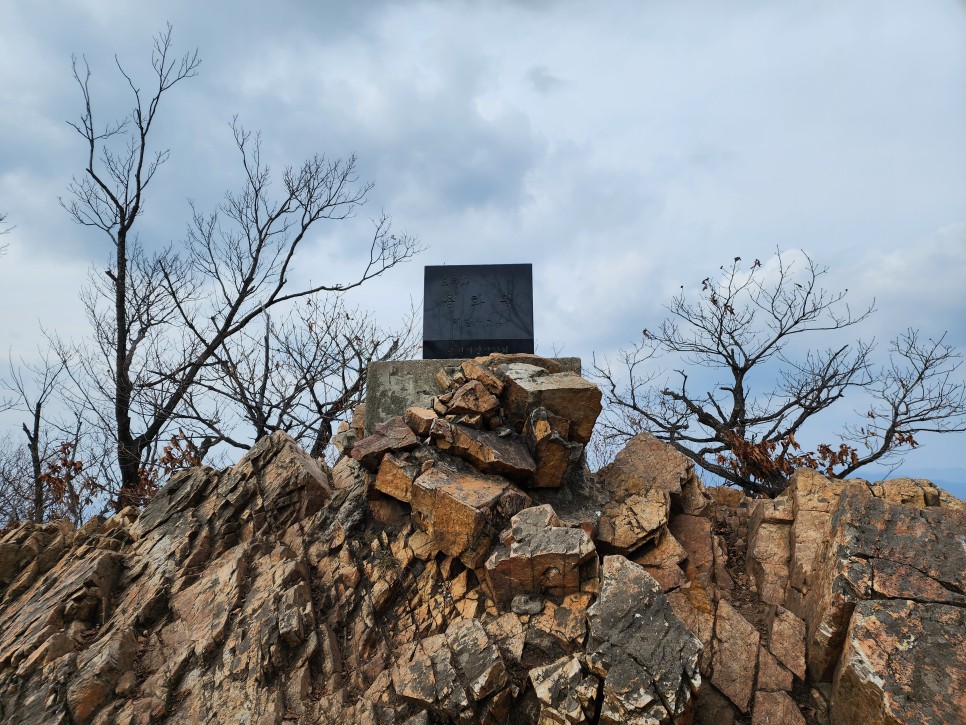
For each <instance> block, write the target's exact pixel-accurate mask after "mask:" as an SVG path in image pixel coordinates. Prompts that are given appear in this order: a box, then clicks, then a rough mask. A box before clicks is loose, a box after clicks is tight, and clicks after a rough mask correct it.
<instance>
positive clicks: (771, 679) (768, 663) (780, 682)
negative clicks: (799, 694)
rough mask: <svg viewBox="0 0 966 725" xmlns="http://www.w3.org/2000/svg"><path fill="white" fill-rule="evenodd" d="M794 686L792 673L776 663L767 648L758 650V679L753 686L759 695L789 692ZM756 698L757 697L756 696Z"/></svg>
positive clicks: (776, 660)
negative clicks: (762, 693)
mask: <svg viewBox="0 0 966 725" xmlns="http://www.w3.org/2000/svg"><path fill="white" fill-rule="evenodd" d="M794 685H795V678H794V676H793V675H792V673H791V672H790V671H789V670H788V669H787V668H786V667H785V666H784V665H783V664H782V663H781V662H779V661H778V658H777V657H775V655H773V654H772V653H771V652H770V651H769V650H768V648H767V647H763V646H762V647H759V648H758V677H757V679H756V680H755V686H756V687H757V688H758V691H759V693H761V692H762V691H764V692H790V691H791V689H792V687H793V686H794ZM756 697H757V695H756Z"/></svg>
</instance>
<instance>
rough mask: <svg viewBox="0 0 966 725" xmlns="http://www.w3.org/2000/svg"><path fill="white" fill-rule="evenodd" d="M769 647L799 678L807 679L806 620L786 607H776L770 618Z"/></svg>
mask: <svg viewBox="0 0 966 725" xmlns="http://www.w3.org/2000/svg"><path fill="white" fill-rule="evenodd" d="M768 649H770V650H771V652H772V653H773V654H774V655H775V657H777V658H778V660H779V661H780V662H781V663H782V664H783V665H784V666H785V667H787V668H788V669H789V670H790V671H791V672H793V673H795V676H796V677H798V679H800V680H804V679H805V622H803V621H802V620H801V619H799V618H798V617H796V616H795V615H794V614H792V613H791V612H789V611H788V610H787V609H785V608H784V607H775V610H774V611H773V612H772V613H771V616H770V617H769V619H768Z"/></svg>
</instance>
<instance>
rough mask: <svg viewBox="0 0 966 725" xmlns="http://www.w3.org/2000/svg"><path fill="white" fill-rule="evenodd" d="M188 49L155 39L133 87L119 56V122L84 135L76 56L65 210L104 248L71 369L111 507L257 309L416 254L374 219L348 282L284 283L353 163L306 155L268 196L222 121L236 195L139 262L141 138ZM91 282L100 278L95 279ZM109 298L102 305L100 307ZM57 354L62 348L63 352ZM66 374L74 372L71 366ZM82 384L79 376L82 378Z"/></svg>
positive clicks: (342, 206) (353, 181)
mask: <svg viewBox="0 0 966 725" xmlns="http://www.w3.org/2000/svg"><path fill="white" fill-rule="evenodd" d="M199 64H200V60H199V59H198V55H197V52H194V53H187V54H185V55H183V56H180V57H179V58H172V56H171V27H170V26H168V28H167V30H166V31H165V32H163V33H161V34H160V35H159V36H158V37H157V38H156V39H155V43H154V50H153V53H152V67H153V69H154V77H153V80H152V86H151V89H150V92H149V93H142V91H141V90H140V88H139V87H138V86H137V85H136V84H135V83H134V81H133V80H132V78H131V76H129V75H128V74H127V72H125V70H124V68H123V67H122V66H121V64H120V62H118V63H117V67H118V69H119V71H120V73H121V75H122V76H123V78H124V79H125V81H126V82H127V84H128V86H129V87H130V90H131V92H132V95H133V108H132V111H131V113H130V115H129V116H128V117H127V118H125V119H123V120H121V121H118V122H114V123H111V124H108V125H107V126H105V127H104V128H103V130H98V129H97V128H95V124H94V115H93V104H92V98H91V94H90V90H89V79H90V70H89V68H88V66H87V64H86V62H84V64H83V72H82V71H81V65H80V63H78V62H77V61H76V59H75V63H74V75H75V78H76V79H77V82H78V85H79V86H80V89H81V92H82V95H83V98H84V112H83V113H82V115H81V119H80V121H79V122H78V123H76V124H71V125H72V126H73V127H74V129H75V130H76V131H77V132H78V133H79V134H80V135H81V137H82V138H83V139H84V143H85V149H86V158H87V167H86V169H85V175H84V176H82V177H80V178H75V180H74V182H73V184H72V185H71V187H70V191H71V194H72V197H73V198H72V199H71V201H69V202H68V203H65V207H66V208H67V210H68V212H69V213H70V214H71V216H72V217H73V219H74V220H75V221H76V222H78V223H79V224H82V225H85V226H89V227H93V228H95V229H98V230H100V231H102V232H104V233H105V234H106V235H107V236H108V237H109V239H110V240H111V244H112V260H111V264H110V265H109V267H108V269H107V270H105V271H103V272H102V273H97V274H95V280H94V283H93V284H92V287H91V290H90V292H89V294H88V296H87V298H86V301H87V306H88V312H89V315H90V317H91V319H92V322H93V324H94V328H95V332H94V339H93V342H92V343H91V345H90V346H88V347H87V348H86V350H85V354H84V355H82V356H81V357H83V358H84V359H85V361H86V362H85V363H84V364H82V365H80V366H78V368H77V370H78V371H79V372H80V373H81V375H80V376H76V375H75V382H77V383H78V385H77V390H78V391H79V394H80V396H82V398H84V400H85V402H86V403H87V404H88V407H89V409H90V411H92V412H91V415H92V416H93V418H94V419H95V422H98V423H99V424H101V425H103V426H107V427H109V429H110V431H111V436H112V438H113V441H112V442H113V444H114V446H115V447H116V451H117V460H116V463H117V472H118V477H119V480H118V485H117V491H116V496H115V501H114V504H115V508H117V509H120V508H121V507H123V506H126V505H128V504H131V503H138V502H139V500H140V499H141V498H142V497H143V494H144V493H145V491H144V490H143V489H144V487H145V482H146V481H149V480H150V476H148V475H147V473H148V469H149V468H150V467H151V466H152V465H154V463H155V462H156V459H157V457H158V456H159V455H162V451H161V446H162V443H163V440H164V439H165V437H166V436H167V435H169V434H170V433H171V432H172V427H173V426H177V424H178V420H179V416H181V415H182V414H186V413H187V405H186V403H187V400H188V397H189V394H190V393H191V391H192V390H193V388H194V386H195V385H196V383H197V381H198V380H199V378H200V376H201V375H202V373H203V372H205V371H207V370H208V369H209V368H211V367H212V366H214V365H215V364H216V363H217V353H218V352H219V351H220V350H222V349H223V348H224V346H225V344H226V342H227V341H229V340H230V339H231V338H233V337H234V336H236V335H239V334H241V333H242V332H243V331H244V330H245V329H246V328H247V327H248V325H249V324H251V323H252V322H254V321H256V320H257V319H259V318H260V317H261V316H262V315H264V314H265V313H266V311H267V310H270V309H272V308H275V307H276V306H284V305H286V304H291V303H292V302H294V301H295V300H298V299H299V298H302V297H305V296H308V295H312V294H320V293H328V292H341V291H344V290H347V289H350V288H353V287H356V286H358V285H360V284H362V283H364V282H365V281H367V280H369V279H371V278H373V277H375V276H378V275H380V274H382V273H383V272H384V271H385V270H387V269H389V268H391V267H393V266H395V265H396V264H398V263H400V262H402V261H404V260H406V259H408V258H409V257H410V256H412V255H413V254H415V253H416V252H417V251H418V245H417V243H416V241H415V239H413V238H412V237H409V236H407V235H405V234H401V235H396V234H393V233H392V231H391V225H390V221H389V218H388V217H387V216H385V215H383V216H381V217H380V218H379V219H378V220H377V221H376V224H375V231H374V234H373V236H372V238H371V239H370V240H369V241H368V242H367V244H368V251H369V255H368V261H367V263H366V264H364V265H363V269H362V270H361V271H360V272H359V273H358V275H356V276H355V277H354V278H353V279H351V280H349V281H344V282H331V283H325V284H311V283H310V284H308V285H305V286H303V287H299V288H295V289H293V288H292V287H291V286H290V284H289V277H290V276H291V273H292V269H293V260H295V258H296V252H297V251H298V249H299V248H300V247H301V246H303V243H304V241H305V239H306V234H307V233H308V231H309V229H310V228H311V227H312V226H313V225H314V224H316V223H317V222H319V221H320V220H338V219H345V218H347V217H349V216H351V215H352V214H353V213H354V212H355V211H356V209H357V208H358V207H359V206H360V205H361V204H363V203H364V202H365V199H366V196H367V194H368V192H369V190H370V189H371V186H372V185H371V184H360V183H358V180H357V177H356V172H355V165H356V160H355V157H349V158H348V159H335V160H331V159H327V158H326V157H324V156H319V155H316V156H313V157H311V158H309V159H307V160H306V161H305V162H304V163H303V164H302V165H301V166H299V167H295V168H292V167H289V168H286V169H285V170H284V171H283V173H282V174H281V184H280V188H279V190H278V191H277V192H275V193H273V190H272V184H271V181H272V177H271V174H270V171H269V168H268V166H267V165H266V164H265V163H264V162H263V160H262V157H261V145H260V141H259V137H258V136H257V135H255V136H252V135H251V134H250V133H249V132H247V131H246V130H244V129H243V128H242V127H241V126H240V125H239V124H238V123H237V121H235V122H233V123H232V129H233V131H234V138H235V143H236V146H237V148H238V151H239V154H240V158H241V163H242V170H243V180H244V181H243V187H242V189H241V190H240V191H239V192H238V193H233V194H228V195H227V196H226V199H225V201H224V202H223V203H222V204H221V205H220V207H219V208H218V209H217V210H216V211H215V212H213V213H210V214H204V213H202V212H200V211H199V210H198V209H196V208H194V207H192V208H193V214H192V220H191V223H190V225H189V230H188V236H187V239H186V241H185V250H184V252H183V253H178V252H177V251H176V250H174V249H171V248H169V249H166V250H163V251H161V252H158V253H153V254H148V253H147V252H146V251H144V249H142V248H141V247H140V246H139V245H138V243H137V241H136V238H135V229H136V224H137V221H138V219H140V218H141V216H142V214H143V209H144V206H143V204H144V199H145V191H146V189H147V187H148V185H149V184H150V183H151V181H152V180H153V178H154V176H155V174H156V172H157V171H158V169H159V168H160V166H161V165H162V164H163V163H164V162H165V161H166V160H167V159H168V155H169V154H168V151H167V150H151V147H150V144H149V140H150V133H151V131H152V128H153V125H154V123H155V120H156V117H157V111H158V108H159V106H160V103H161V100H162V98H163V97H164V96H165V94H166V93H167V92H168V91H169V90H170V89H171V88H173V87H174V86H175V85H176V84H178V83H180V82H181V81H183V80H186V79H188V78H191V77H193V76H194V75H196V73H197V69H198V66H199ZM102 275H103V276H102ZM104 303H107V304H104ZM61 347H63V346H62V345H61ZM71 372H72V373H73V372H74V371H73V370H71ZM81 377H83V378H84V379H83V380H81V379H80V378H81Z"/></svg>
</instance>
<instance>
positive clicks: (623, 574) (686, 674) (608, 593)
mask: <svg viewBox="0 0 966 725" xmlns="http://www.w3.org/2000/svg"><path fill="white" fill-rule="evenodd" d="M602 575H603V583H602V587H601V592H600V597H599V598H598V600H597V602H596V603H595V604H594V605H593V606H592V607H591V608H590V609H589V610H587V618H588V620H589V623H590V636H589V638H588V643H587V651H588V655H587V656H588V663H589V666H590V669H591V671H592V672H593V673H594V674H596V675H597V676H598V677H600V678H602V679H603V680H604V684H603V704H602V706H601V714H600V722H601V723H604V724H605V725H617V724H618V723H642V724H643V723H654V722H657V723H660V722H664V721H665V720H669V719H671V718H673V717H677V716H678V715H680V714H682V713H683V712H684V711H685V708H686V707H687V705H688V702H689V700H690V698H691V695H692V693H693V692H695V691H696V690H697V688H698V686H699V685H700V684H701V675H700V674H699V672H698V656H699V654H700V653H701V643H700V642H699V641H698V639H697V638H696V637H695V636H694V635H693V634H691V633H690V632H689V631H688V630H687V628H686V627H685V626H684V625H683V624H681V622H680V620H678V618H677V617H676V616H675V615H674V612H673V611H672V610H671V607H670V605H669V604H668V600H667V597H666V596H665V595H664V593H663V592H662V591H661V587H660V585H659V584H658V583H657V582H656V581H655V580H654V578H653V577H652V576H651V575H650V574H648V573H647V572H646V571H644V569H643V567H640V566H638V565H637V564H634V563H633V562H631V561H628V560H627V559H625V558H624V557H623V556H607V557H604V564H603V567H602Z"/></svg>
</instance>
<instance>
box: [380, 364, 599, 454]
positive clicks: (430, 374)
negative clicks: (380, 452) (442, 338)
mask: <svg viewBox="0 0 966 725" xmlns="http://www.w3.org/2000/svg"><path fill="white" fill-rule="evenodd" d="M552 359H553V360H554V361H555V362H557V363H558V364H559V365H560V368H561V370H564V371H568V372H573V373H577V375H580V372H581V362H580V358H579V357H560V358H552ZM461 362H463V360H462V359H443V360H390V361H386V362H375V363H373V364H372V365H370V366H369V373H368V375H367V377H366V387H367V389H366V435H369V434H370V433H372V431H373V430H375V429H376V428H377V427H378V426H379V425H381V424H383V423H385V422H386V421H387V420H389V419H390V418H392V417H394V416H397V415H402V414H403V413H404V412H405V411H406V408H408V407H410V406H413V405H415V406H420V407H423V408H428V407H430V406H431V405H432V402H433V397H434V396H437V395H441V394H442V393H444V392H446V391H445V390H443V389H442V388H441V387H440V386H439V383H437V382H436V373H437V372H439V369H440V368H442V367H444V366H454V365H459V364H460V363H461Z"/></svg>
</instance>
